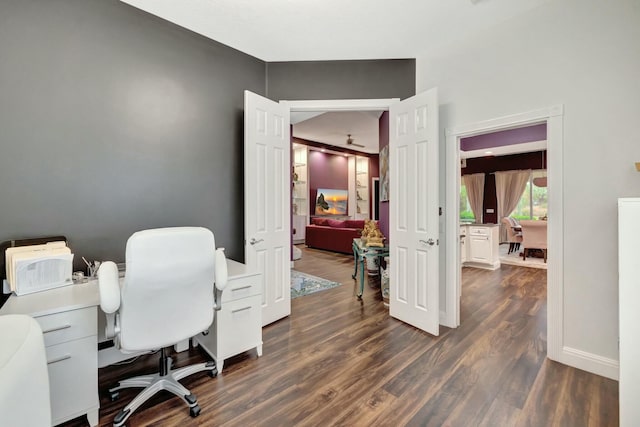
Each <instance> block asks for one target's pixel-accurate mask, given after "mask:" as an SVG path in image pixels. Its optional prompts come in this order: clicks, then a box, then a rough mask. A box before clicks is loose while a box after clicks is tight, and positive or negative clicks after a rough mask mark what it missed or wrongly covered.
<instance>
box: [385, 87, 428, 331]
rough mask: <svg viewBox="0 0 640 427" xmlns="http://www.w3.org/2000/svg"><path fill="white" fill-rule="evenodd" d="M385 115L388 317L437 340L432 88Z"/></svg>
mask: <svg viewBox="0 0 640 427" xmlns="http://www.w3.org/2000/svg"><path fill="white" fill-rule="evenodd" d="M389 116H390V120H389V121H390V135H389V186H390V191H389V245H390V247H389V251H390V260H391V263H390V279H391V280H390V299H389V313H390V314H391V316H392V317H394V318H396V319H398V320H402V321H403V322H406V323H408V324H410V325H413V326H415V327H416V328H419V329H422V330H424V331H426V332H428V333H430V334H432V335H438V334H439V333H440V301H439V282H438V257H439V255H438V252H439V241H438V231H439V230H438V228H439V227H438V221H439V218H438V217H439V211H438V191H439V189H438V92H437V89H435V88H434V89H430V90H428V91H427V92H423V93H420V94H418V95H415V96H413V97H411V98H408V99H405V100H403V101H400V102H399V103H397V104H394V105H392V106H391V108H390V111H389Z"/></svg>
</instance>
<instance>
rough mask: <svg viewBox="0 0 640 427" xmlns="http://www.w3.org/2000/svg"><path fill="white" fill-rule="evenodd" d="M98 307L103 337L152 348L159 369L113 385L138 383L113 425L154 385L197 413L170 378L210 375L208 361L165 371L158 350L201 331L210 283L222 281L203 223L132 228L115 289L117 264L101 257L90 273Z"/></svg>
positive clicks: (210, 304)
mask: <svg viewBox="0 0 640 427" xmlns="http://www.w3.org/2000/svg"><path fill="white" fill-rule="evenodd" d="M98 282H99V286H100V307H101V308H102V310H103V311H104V312H105V313H106V314H107V328H106V329H107V330H106V334H107V337H108V338H115V339H114V341H115V344H116V347H118V348H120V350H121V351H123V352H139V351H145V350H154V349H161V350H160V352H161V353H160V364H159V366H160V372H159V373H157V374H155V375H143V376H139V377H135V378H130V379H127V380H123V381H120V382H119V384H118V386H116V387H114V388H111V389H110V390H109V391H110V392H111V394H112V396H111V397H112V399H117V397H118V390H120V389H123V388H129V387H145V389H144V390H142V391H141V392H140V393H139V394H138V395H137V396H136V397H135V398H134V399H133V400H132V401H131V402H130V403H129V404H128V405H127V406H126V407H125V408H124V409H122V410H121V411H120V412H119V413H118V415H116V417H115V419H114V426H121V425H123V424H124V423H125V421H126V420H127V419H128V418H129V416H130V415H131V414H132V413H133V412H134V411H135V410H136V409H137V408H138V407H140V406H141V405H142V404H143V403H144V402H145V401H147V400H148V399H149V398H150V397H152V396H153V395H154V394H156V393H157V392H158V391H160V390H167V391H170V392H171V393H173V394H175V395H176V396H179V397H181V398H182V399H183V400H184V401H185V402H186V404H187V405H189V413H190V415H191V416H192V417H197V416H198V415H199V414H200V407H199V406H198V402H197V400H196V397H195V395H193V394H191V392H189V390H187V389H186V388H185V387H184V386H182V385H181V384H180V383H179V382H178V380H180V379H182V378H184V377H186V376H189V375H191V374H194V373H196V372H201V371H207V372H208V373H209V375H211V376H212V377H213V376H215V375H217V369H216V366H215V363H214V362H213V361H211V362H206V363H200V364H197V365H191V366H187V367H184V368H180V369H177V370H175V371H172V370H171V358H170V357H168V355H167V352H166V349H165V347H170V346H172V345H174V344H176V343H178V342H180V341H184V340H187V339H189V338H191V337H193V336H195V335H197V334H199V333H201V332H203V331H205V330H207V329H208V328H209V326H210V325H211V323H212V322H213V316H214V296H213V293H214V282H215V287H216V288H217V289H218V291H222V290H223V289H224V287H225V286H226V284H227V264H226V259H225V256H224V253H223V250H222V249H218V250H216V249H215V240H214V237H213V233H211V231H209V230H207V229H205V228H198V227H176V228H161V229H155V230H145V231H139V232H137V233H134V234H133V235H132V236H131V237H130V238H129V240H128V241H127V248H126V273H125V277H124V282H123V284H122V287H120V285H119V282H118V268H117V266H116V265H115V264H114V263H113V262H111V261H108V262H105V263H103V264H102V265H101V266H100V269H99V270H98Z"/></svg>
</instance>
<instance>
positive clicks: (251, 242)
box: [249, 237, 264, 246]
mask: <svg viewBox="0 0 640 427" xmlns="http://www.w3.org/2000/svg"><path fill="white" fill-rule="evenodd" d="M260 242H264V239H258V240H256V239H255V238H254V237H252V238H251V240H249V244H250V245H251V246H253V245H255V244H257V243H260Z"/></svg>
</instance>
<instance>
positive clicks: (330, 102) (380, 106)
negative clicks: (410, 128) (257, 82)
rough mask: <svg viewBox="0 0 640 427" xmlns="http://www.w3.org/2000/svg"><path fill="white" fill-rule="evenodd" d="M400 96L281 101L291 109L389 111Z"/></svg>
mask: <svg viewBox="0 0 640 427" xmlns="http://www.w3.org/2000/svg"><path fill="white" fill-rule="evenodd" d="M399 101H400V98H388V99H322V100H317V101H286V100H282V101H280V103H281V104H284V105H287V106H289V110H290V111H388V110H389V107H390V106H391V105H393V104H395V103H397V102H399Z"/></svg>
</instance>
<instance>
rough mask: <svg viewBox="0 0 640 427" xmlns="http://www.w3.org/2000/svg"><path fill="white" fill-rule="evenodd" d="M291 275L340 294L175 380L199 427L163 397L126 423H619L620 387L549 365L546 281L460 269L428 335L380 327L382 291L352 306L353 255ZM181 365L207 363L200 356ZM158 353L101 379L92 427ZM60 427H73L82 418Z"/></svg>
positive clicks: (301, 266)
mask: <svg viewBox="0 0 640 427" xmlns="http://www.w3.org/2000/svg"><path fill="white" fill-rule="evenodd" d="M295 268H296V269H297V270H300V271H304V272H307V273H310V274H314V275H317V276H321V277H325V278H327V279H330V280H335V281H338V282H341V283H342V284H343V285H342V286H338V287H336V288H333V289H329V290H326V291H322V292H319V293H316V294H312V295H308V296H304V297H300V298H296V299H294V300H292V303H291V306H292V307H291V309H292V314H291V316H290V317H289V318H286V319H283V320H281V321H279V322H276V323H275V324H272V325H270V326H267V327H265V328H264V329H263V341H264V354H263V356H262V357H260V358H258V357H257V355H256V354H255V352H248V353H245V354H243V355H240V356H237V357H235V358H233V359H230V360H228V361H227V363H225V369H224V372H223V373H222V374H220V375H219V376H218V377H217V378H214V379H211V378H209V377H208V376H206V374H196V375H194V376H192V377H190V378H187V379H185V380H183V383H184V384H185V385H186V386H187V387H188V388H190V389H191V391H192V392H193V393H195V394H196V395H197V396H198V401H199V403H200V406H201V408H202V414H201V415H200V416H199V417H198V418H195V419H192V418H190V417H189V414H188V410H187V409H186V407H185V406H184V405H183V403H182V402H181V400H180V399H177V398H172V397H171V396H170V395H169V394H165V393H162V394H160V395H158V396H156V397H155V398H154V399H153V400H152V401H151V402H149V403H147V404H146V405H145V406H143V407H142V408H140V409H139V410H138V411H137V412H136V413H134V415H132V416H131V418H130V422H129V425H130V426H143V425H155V426H175V425H181V426H196V425H206V426H209V425H223V426H373V425H375V426H401V425H402V426H403V425H409V426H563V427H570V426H580V427H582V426H594V427H595V426H598V427H601V426H617V425H618V383H617V382H616V381H612V380H609V379H606V378H602V377H599V376H596V375H592V374H589V373H586V372H583V371H580V370H577V369H573V368H570V367H567V366H564V365H561V364H558V363H555V362H551V361H549V360H547V359H546V358H545V355H546V330H547V325H546V270H537V269H529V268H522V267H515V266H507V265H505V266H502V268H501V269H499V270H497V271H486V270H478V269H472V268H465V269H464V272H463V285H462V286H463V289H462V295H463V299H462V308H461V310H462V311H461V320H462V324H461V326H460V327H459V328H457V329H448V328H444V327H442V328H441V331H440V332H441V334H440V336H439V337H433V336H430V335H428V334H426V333H423V332H421V331H419V330H416V329H414V328H412V327H410V326H407V325H405V324H403V323H402V322H399V321H397V320H394V319H392V318H390V317H389V315H388V311H387V309H386V308H385V307H384V306H383V304H382V300H381V297H380V292H379V290H376V289H373V288H371V287H369V286H367V287H365V294H364V297H363V300H362V301H358V300H357V299H356V298H355V296H354V294H355V287H354V281H353V280H352V279H351V273H352V268H353V261H352V257H350V256H345V255H338V254H333V253H329V252H323V251H318V250H310V249H304V248H303V258H302V260H300V261H296V267H295ZM176 358H177V365H178V366H183V365H186V364H189V363H194V362H196V361H200V360H203V359H204V358H205V357H204V355H203V354H202V353H201V351H200V350H199V349H197V348H196V349H191V350H189V351H188V352H185V353H181V354H179V355H177V357H176ZM155 364H156V358H155V356H145V357H144V358H143V359H141V360H138V361H137V362H136V363H134V364H131V365H126V366H119V367H108V368H105V369H102V370H100V390H101V402H100V404H101V410H100V424H101V425H110V424H111V422H112V420H113V417H114V416H115V414H116V412H117V411H118V410H119V409H120V408H121V407H123V406H124V405H125V404H126V403H127V402H128V401H129V400H130V399H131V398H133V397H134V396H135V394H136V393H137V391H135V390H130V391H123V392H121V396H120V400H119V401H117V402H114V403H112V402H110V401H109V399H108V398H107V395H106V393H105V392H106V389H107V388H108V387H110V386H111V385H112V384H113V383H115V382H116V381H117V378H123V377H126V376H130V375H136V374H139V373H143V372H151V371H153V370H154V369H155ZM67 425H69V426H77V425H83V422H82V421H80V420H75V421H73V422H70V423H68V424H67Z"/></svg>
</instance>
